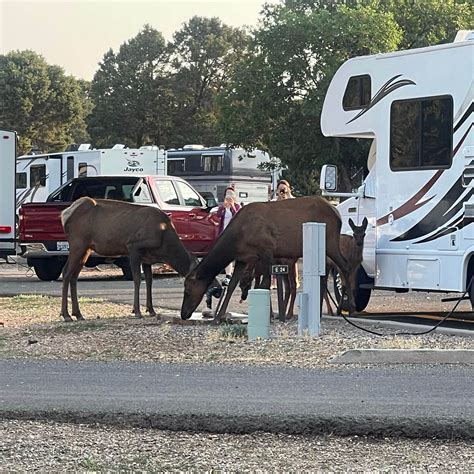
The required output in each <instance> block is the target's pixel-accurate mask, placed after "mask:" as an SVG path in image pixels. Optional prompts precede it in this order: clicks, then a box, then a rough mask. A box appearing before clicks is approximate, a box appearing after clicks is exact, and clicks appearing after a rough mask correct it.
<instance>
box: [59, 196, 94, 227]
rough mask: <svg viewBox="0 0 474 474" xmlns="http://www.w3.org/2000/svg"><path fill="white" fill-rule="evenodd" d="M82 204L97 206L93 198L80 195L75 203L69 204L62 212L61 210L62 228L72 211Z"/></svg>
mask: <svg viewBox="0 0 474 474" xmlns="http://www.w3.org/2000/svg"><path fill="white" fill-rule="evenodd" d="M83 206H88V207H94V206H97V201H94V199H92V198H90V197H82V198H80V199H78V200H77V201H76V202H75V203H73V204H72V205H71V206H69V207H68V208H67V209H65V210H64V211H63V212H61V223H62V225H63V229H64V228H65V226H66V223H67V221H68V220H69V219H70V218H71V216H72V215H73V214H74V212H75V211H77V209H79V208H80V207H83Z"/></svg>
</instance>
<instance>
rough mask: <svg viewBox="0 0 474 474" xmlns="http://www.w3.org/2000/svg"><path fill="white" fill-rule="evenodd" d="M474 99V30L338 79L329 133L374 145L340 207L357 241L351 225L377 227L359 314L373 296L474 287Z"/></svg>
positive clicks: (362, 278)
mask: <svg viewBox="0 0 474 474" xmlns="http://www.w3.org/2000/svg"><path fill="white" fill-rule="evenodd" d="M471 38H472V39H471ZM473 98H474V32H459V33H458V35H457V36H456V39H455V41H454V42H453V43H450V44H443V45H439V46H433V47H427V48H420V49H414V50H409V51H399V52H395V53H388V54H377V55H374V56H366V57H357V58H354V59H350V60H349V61H347V62H345V63H344V64H343V65H342V66H341V67H340V68H339V70H338V71H337V72H336V74H335V76H334V78H333V79H332V82H331V84H330V86H329V89H328V91H327V94H326V98H325V101H324V106H323V110H322V116H321V128H322V131H323V133H324V135H326V136H330V137H358V138H367V139H370V140H373V142H372V148H371V152H370V153H369V160H368V164H367V167H368V170H369V173H368V175H367V177H366V179H365V181H364V183H363V185H362V186H361V187H360V188H359V190H358V191H357V192H356V193H354V194H351V195H349V196H350V197H349V199H347V200H346V201H344V202H342V203H341V204H340V205H339V206H338V209H339V211H340V213H341V216H342V219H343V232H347V233H350V232H349V230H350V229H349V226H348V220H349V218H352V219H353V220H354V221H355V222H356V223H358V224H360V223H361V222H362V219H363V218H364V217H367V218H368V219H369V223H370V224H369V229H368V233H367V236H366V240H365V246H364V260H363V271H361V272H359V285H360V286H359V288H358V293H357V307H358V309H359V310H362V309H363V308H364V307H365V306H366V305H367V303H368V301H369V297H370V288H384V289H393V290H395V291H402V292H403V291H408V290H424V291H442V292H448V291H449V292H451V291H453V292H463V291H465V290H466V289H468V285H469V282H470V281H471V278H472V277H473V276H474V103H473ZM321 188H322V189H323V194H326V195H334V196H337V195H338V193H337V169H336V168H335V167H334V166H331V165H326V166H324V167H323V169H322V170H321ZM345 196H346V197H347V195H345ZM471 288H472V287H471ZM471 288H469V290H470V297H471V302H473V301H474V291H471Z"/></svg>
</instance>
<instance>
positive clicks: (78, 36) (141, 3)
mask: <svg viewBox="0 0 474 474" xmlns="http://www.w3.org/2000/svg"><path fill="white" fill-rule="evenodd" d="M264 1H265V0H137V1H133V0H118V1H117V0H49V1H44V0H28V1H23V0H0V54H6V53H8V52H9V51H12V50H25V49H30V50H33V51H35V52H36V53H38V54H41V55H42V56H43V57H44V58H45V59H46V61H47V62H48V63H49V64H56V65H59V66H61V67H63V68H64V70H65V71H66V73H67V74H72V75H74V76H76V77H78V78H82V79H87V80H91V79H92V77H93V75H94V73H95V71H96V70H97V69H98V63H99V62H100V61H101V60H102V58H103V56H104V54H105V53H106V52H107V51H108V50H109V49H110V48H112V49H113V50H114V51H118V48H119V47H120V45H121V44H122V43H124V42H126V41H128V40H129V39H131V38H133V37H135V36H136V35H137V34H138V32H139V31H140V29H141V28H142V27H143V25H145V24H147V23H148V24H150V25H151V26H152V27H153V28H155V29H156V30H158V31H160V32H161V33H162V34H163V35H164V37H165V39H166V40H168V41H169V40H171V39H172V36H173V33H174V32H175V31H177V30H179V29H181V27H182V25H183V23H185V22H187V21H188V20H189V19H190V18H191V17H193V16H194V15H198V16H204V17H218V18H220V19H221V21H222V22H223V23H225V24H227V25H230V26H235V27H238V26H244V25H247V26H256V25H257V23H258V19H259V13H260V11H261V9H262V5H263V3H264ZM277 2H278V0H270V1H268V0H267V3H277Z"/></svg>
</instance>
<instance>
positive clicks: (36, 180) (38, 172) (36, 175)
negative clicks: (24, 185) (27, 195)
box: [30, 165, 46, 188]
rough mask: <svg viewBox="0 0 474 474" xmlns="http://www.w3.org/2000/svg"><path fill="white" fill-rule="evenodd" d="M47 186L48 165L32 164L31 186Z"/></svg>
mask: <svg viewBox="0 0 474 474" xmlns="http://www.w3.org/2000/svg"><path fill="white" fill-rule="evenodd" d="M45 186H46V165H31V167H30V188H44V187H45Z"/></svg>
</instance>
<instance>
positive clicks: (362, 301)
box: [332, 266, 373, 311]
mask: <svg viewBox="0 0 474 474" xmlns="http://www.w3.org/2000/svg"><path fill="white" fill-rule="evenodd" d="M332 272H333V274H332V277H333V282H334V296H335V297H336V301H337V303H338V304H339V302H340V301H341V294H342V279H341V275H340V274H339V272H338V271H337V270H335V269H334V270H332ZM371 283H373V282H372V279H371V278H370V277H369V276H368V275H367V273H365V270H364V268H363V267H362V266H361V267H359V270H358V271H357V281H356V287H355V288H354V292H355V297H354V299H355V305H356V311H364V309H365V308H367V305H368V304H369V300H370V296H371V294H372V288H364V287H363V286H362V285H364V286H365V285H367V284H371Z"/></svg>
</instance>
